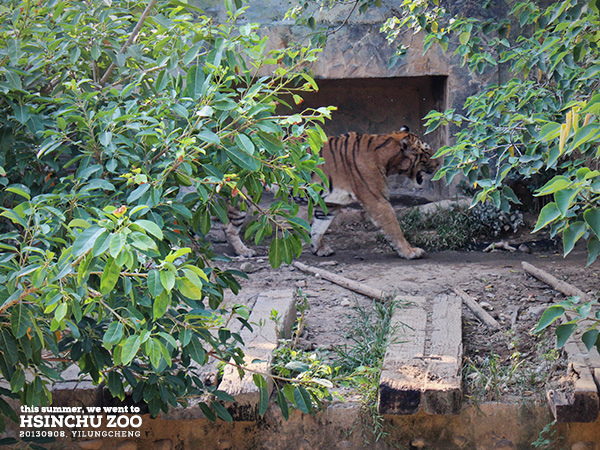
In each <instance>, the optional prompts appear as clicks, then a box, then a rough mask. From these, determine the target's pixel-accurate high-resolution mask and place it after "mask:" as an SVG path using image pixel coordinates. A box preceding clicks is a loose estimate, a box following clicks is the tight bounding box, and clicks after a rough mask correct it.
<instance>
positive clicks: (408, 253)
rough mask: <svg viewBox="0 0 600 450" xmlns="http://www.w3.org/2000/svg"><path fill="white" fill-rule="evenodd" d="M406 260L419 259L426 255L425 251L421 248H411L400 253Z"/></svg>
mask: <svg viewBox="0 0 600 450" xmlns="http://www.w3.org/2000/svg"><path fill="white" fill-rule="evenodd" d="M398 253H399V254H400V256H401V257H402V258H404V259H419V258H422V257H423V255H425V250H423V249H422V248H419V247H410V248H409V249H408V250H403V251H399V252H398Z"/></svg>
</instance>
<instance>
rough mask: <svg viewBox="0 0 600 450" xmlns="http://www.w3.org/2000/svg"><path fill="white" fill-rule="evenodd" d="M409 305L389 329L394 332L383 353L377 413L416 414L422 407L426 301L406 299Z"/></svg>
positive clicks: (414, 298) (399, 313) (393, 318)
mask: <svg viewBox="0 0 600 450" xmlns="http://www.w3.org/2000/svg"><path fill="white" fill-rule="evenodd" d="M407 301H408V302H409V305H410V306H407V307H405V308H398V309H397V310H396V311H395V312H394V315H393V317H392V321H391V326H392V329H395V330H396V335H395V340H394V341H392V343H391V344H390V345H388V348H387V350H386V353H385V357H384V359H383V367H382V370H381V377H380V379H379V395H378V406H377V408H378V410H379V413H380V414H416V413H417V412H418V411H419V409H420V408H421V386H420V385H421V383H420V379H421V377H422V374H423V369H424V364H425V363H424V361H423V360H422V359H419V356H422V355H423V354H424V352H425V339H426V331H425V327H426V325H427V311H426V308H425V304H426V299H425V298H422V297H419V298H417V297H413V298H410V299H407Z"/></svg>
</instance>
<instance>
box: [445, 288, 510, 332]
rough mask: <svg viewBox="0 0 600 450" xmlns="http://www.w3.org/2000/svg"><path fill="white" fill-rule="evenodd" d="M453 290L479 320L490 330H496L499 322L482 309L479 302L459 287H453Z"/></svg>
mask: <svg viewBox="0 0 600 450" xmlns="http://www.w3.org/2000/svg"><path fill="white" fill-rule="evenodd" d="M454 292H455V293H456V294H457V295H458V296H459V297H460V298H461V299H462V301H463V303H464V304H465V305H466V306H467V307H468V308H469V309H470V310H471V311H472V312H473V314H475V317H477V318H478V319H479V320H481V321H482V322H483V323H484V324H485V325H486V326H487V327H488V328H491V329H492V330H498V329H499V328H500V324H499V323H498V321H496V319H494V318H493V317H492V316H491V315H490V314H489V313H488V312H487V311H486V310H484V309H483V308H482V307H481V306H479V304H478V303H477V302H476V301H475V300H473V299H472V298H471V296H470V295H469V294H467V293H466V292H465V291H463V290H462V289H460V288H459V287H454Z"/></svg>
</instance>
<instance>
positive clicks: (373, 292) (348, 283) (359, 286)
mask: <svg viewBox="0 0 600 450" xmlns="http://www.w3.org/2000/svg"><path fill="white" fill-rule="evenodd" d="M292 266H294V267H296V268H297V269H300V270H301V271H302V272H307V273H312V274H313V275H318V276H320V277H321V278H325V279H326V280H327V281H331V282H332V283H335V284H337V285H339V286H342V287H345V288H346V289H350V290H351V291H354V292H358V293H359V294H362V295H366V296H367V297H371V298H374V299H375V300H379V301H384V300H385V299H386V298H388V297H390V296H389V295H388V294H386V293H385V292H384V291H382V290H381V289H377V288H373V287H371V286H368V285H366V284H364V283H359V282H358V281H354V280H351V279H350V278H346V277H343V276H341V275H338V274H335V273H333V272H329V271H327V270H323V269H317V268H316V267H312V266H309V265H307V264H304V263H301V262H299V261H294V262H293V263H292Z"/></svg>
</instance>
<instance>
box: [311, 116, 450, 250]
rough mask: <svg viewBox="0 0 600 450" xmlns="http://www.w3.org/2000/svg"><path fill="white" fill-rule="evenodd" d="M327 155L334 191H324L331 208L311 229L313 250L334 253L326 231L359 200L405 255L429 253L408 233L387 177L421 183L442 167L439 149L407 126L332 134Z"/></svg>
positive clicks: (324, 153) (325, 149)
mask: <svg viewBox="0 0 600 450" xmlns="http://www.w3.org/2000/svg"><path fill="white" fill-rule="evenodd" d="M321 156H322V157H323V159H324V163H323V165H322V166H320V167H321V169H322V170H323V173H324V174H325V177H326V178H327V180H328V181H329V191H328V192H326V193H325V194H323V199H324V200H325V203H326V204H327V209H328V213H327V214H323V213H322V212H317V213H316V214H315V218H314V220H313V223H312V231H311V248H312V251H313V253H315V254H316V255H319V256H327V255H330V254H332V253H333V250H332V249H331V248H329V247H326V246H325V245H324V244H323V235H324V234H325V232H326V231H327V228H329V225H330V224H331V221H332V220H333V218H334V217H335V215H336V214H337V213H338V211H339V210H340V209H341V207H342V206H344V205H348V204H350V203H354V202H359V203H360V204H361V205H362V206H363V208H364V209H365V211H366V212H367V214H368V215H369V217H370V218H371V220H372V221H373V222H374V223H375V225H376V226H378V227H379V228H381V230H382V231H383V232H384V234H385V236H386V237H387V239H388V240H389V241H390V243H391V244H392V245H393V246H394V248H395V249H396V251H397V252H398V254H399V255H400V256H401V257H403V258H406V259H415V258H420V257H421V256H423V254H424V253H425V252H424V250H422V249H420V248H417V247H413V246H411V245H410V244H409V243H408V241H407V240H406V238H405V237H404V234H403V233H402V230H401V228H400V225H399V224H398V219H397V218H396V214H395V212H394V210H393V208H392V205H391V204H390V202H389V189H388V185H387V177H388V176H390V175H394V174H400V175H405V176H407V177H408V178H410V179H411V180H413V181H415V182H416V183H417V184H421V183H422V181H423V175H424V174H432V173H434V172H435V171H436V170H437V168H438V167H439V162H438V161H437V160H433V159H431V157H432V156H433V151H432V149H431V147H430V146H429V145H428V144H426V143H424V142H423V141H421V140H420V139H419V138H418V137H417V136H416V135H415V134H413V133H411V132H410V131H409V130H408V128H406V127H403V128H402V129H401V130H400V131H398V132H393V133H390V134H379V135H377V134H358V133H348V134H345V135H343V136H337V137H330V138H329V139H328V140H327V142H326V143H325V145H324V146H323V149H322V150H321Z"/></svg>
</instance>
